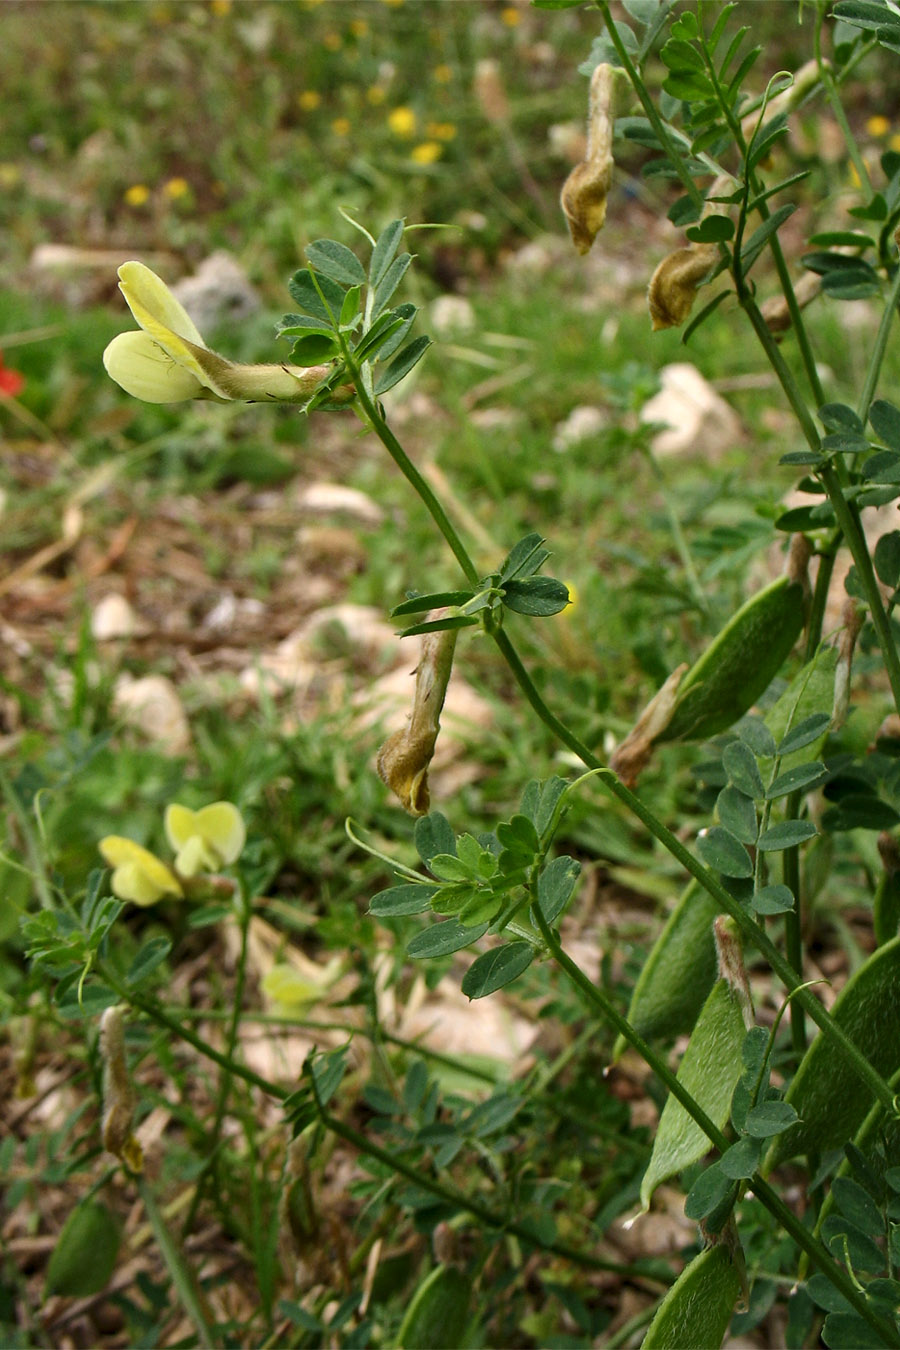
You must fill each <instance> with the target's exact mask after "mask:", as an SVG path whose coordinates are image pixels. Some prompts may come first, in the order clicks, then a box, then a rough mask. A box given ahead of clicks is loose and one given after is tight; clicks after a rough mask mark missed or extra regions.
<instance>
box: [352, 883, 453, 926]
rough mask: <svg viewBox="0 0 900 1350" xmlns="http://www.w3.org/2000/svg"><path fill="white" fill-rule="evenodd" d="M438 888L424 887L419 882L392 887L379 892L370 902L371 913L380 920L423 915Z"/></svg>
mask: <svg viewBox="0 0 900 1350" xmlns="http://www.w3.org/2000/svg"><path fill="white" fill-rule="evenodd" d="M437 889H438V888H437V886H423V885H421V884H420V883H419V882H410V883H409V885H406V886H390V887H389V888H388V889H387V890H386V891H379V892H378V894H377V895H373V896H372V899H371V901H370V902H369V913H370V914H374V915H376V916H377V917H378V918H386V917H389V916H391V915H402V914H423V913H424V912H425V910H426V909H428V908H429V907H430V905H431V899H432V896H433V895H434V894H435V892H436V891H437Z"/></svg>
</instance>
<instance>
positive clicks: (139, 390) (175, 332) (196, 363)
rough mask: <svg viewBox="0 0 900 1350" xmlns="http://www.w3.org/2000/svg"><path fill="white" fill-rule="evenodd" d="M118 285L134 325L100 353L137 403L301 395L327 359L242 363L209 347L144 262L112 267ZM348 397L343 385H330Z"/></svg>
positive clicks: (280, 399) (298, 398) (287, 399)
mask: <svg viewBox="0 0 900 1350" xmlns="http://www.w3.org/2000/svg"><path fill="white" fill-rule="evenodd" d="M119 289H120V290H121V292H122V294H123V295H124V297H125V299H126V301H127V303H128V308H129V309H130V310H131V312H132V314H133V315H134V317H135V319H137V321H138V323H139V324H140V327H141V330H142V331H141V332H137V333H135V332H130V333H120V334H119V335H118V337H114V338H113V340H112V342H110V344H109V346H108V347H107V348H106V351H105V352H104V353H103V364H104V366H105V367H106V372H107V374H108V375H109V376H110V378H111V379H113V380H115V382H116V384H118V385H120V386H121V387H122V388H123V389H124V390H125V392H126V394H131V395H132V397H133V398H139V399H141V400H143V402H144V403H182V402H184V401H185V400H186V399H192V398H213V399H219V400H220V401H222V402H230V401H234V400H242V401H244V402H248V403H304V402H306V400H307V399H308V398H310V397H311V395H312V394H313V393H314V392H315V389H316V387H317V386H318V385H319V384H320V383H321V381H322V380H323V379H324V378H325V377H326V376H327V375H328V373H329V370H330V369H331V367H330V366H325V365H323V366H288V365H259V366H245V365H238V364H237V363H236V362H234V361H229V360H227V359H226V357H224V356H219V355H218V354H217V353H216V352H213V351H210V349H209V348H208V347H207V345H206V343H205V342H204V341H203V338H202V337H201V336H200V333H199V331H198V329H197V326H196V325H195V323H194V321H193V319H192V318H191V317H190V315H189V314H188V313H187V310H186V309H185V308H184V306H183V305H182V304H181V303H180V302H179V301H178V300H176V299H175V296H174V295H173V294H172V292H171V291H170V290H169V288H168V286H167V285H166V284H165V282H164V281H162V280H161V279H160V278H159V277H158V276H157V275H156V273H155V272H151V270H150V268H149V267H145V266H144V264H143V263H140V262H127V263H123V264H122V266H121V267H120V268H119ZM335 393H336V396H337V398H338V399H343V400H347V401H349V399H351V398H352V397H353V390H352V388H350V386H343V388H342V389H341V390H339V391H335Z"/></svg>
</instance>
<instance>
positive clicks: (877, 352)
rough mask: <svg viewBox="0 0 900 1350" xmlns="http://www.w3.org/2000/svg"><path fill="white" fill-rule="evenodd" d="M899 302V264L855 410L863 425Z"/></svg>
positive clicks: (873, 395) (873, 394)
mask: <svg viewBox="0 0 900 1350" xmlns="http://www.w3.org/2000/svg"><path fill="white" fill-rule="evenodd" d="M898 303H900V266H898V267H897V270H896V272H895V273H894V280H893V282H892V283H891V289H890V292H889V294H888V298H887V301H886V303H885V306H884V313H883V314H882V316H881V323H880V324H879V325H878V332H877V334H876V335H875V345H874V347H873V348H872V355H871V356H870V357H869V368H868V370H867V371H866V378H865V380H864V382H863V388H862V393H861V394H860V396H859V403H858V405H857V409H856V410H857V412H858V413H859V419H860V421H861V422H862V424H863V426H865V422H866V418H867V417H868V415H869V406H870V404H871V402H872V399H873V398H874V397H875V389H876V386H877V384H878V377H879V375H880V374H881V366H882V363H883V361H884V354H885V352H886V351H887V342H888V337H889V335H890V331H891V324H892V323H893V322H894V314H895V313H896V311H897V305H898Z"/></svg>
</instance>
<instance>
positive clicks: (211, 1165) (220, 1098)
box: [181, 887, 253, 1235]
mask: <svg viewBox="0 0 900 1350" xmlns="http://www.w3.org/2000/svg"><path fill="white" fill-rule="evenodd" d="M238 903H239V904H240V933H241V947H240V952H239V954H238V963H237V971H236V973H235V987H234V994H233V996H232V1008H231V1013H230V1020H229V1024H228V1034H227V1038H226V1041H225V1058H226V1059H227V1061H228V1067H227V1068H226V1067H225V1066H224V1065H223V1066H222V1069H221V1073H220V1074H219V1091H218V1095H217V1097H216V1114H215V1116H214V1118H213V1124H212V1129H211V1131H210V1134H209V1141H208V1144H207V1151H206V1162H205V1163H204V1165H203V1169H202V1171H201V1172H200V1175H199V1176H198V1177H197V1185H196V1188H195V1190H194V1197H193V1199H192V1201H191V1204H190V1208H189V1210H188V1212H187V1216H186V1217H185V1220H184V1224H183V1225H182V1230H181V1231H182V1235H184V1234H186V1233H189V1232H190V1231H191V1228H192V1227H193V1223H194V1218H195V1216H196V1213H197V1210H198V1209H199V1207H200V1204H201V1202H202V1200H203V1194H204V1192H205V1190H206V1187H207V1183H208V1182H209V1179H210V1177H211V1176H212V1175H213V1173H214V1172H215V1171H216V1170H217V1168H218V1155H219V1140H220V1138H221V1135H222V1126H223V1124H224V1123H225V1112H226V1110H227V1107H228V1098H229V1096H230V1094H231V1084H232V1081H233V1079H234V1068H233V1065H234V1063H235V1052H236V1050H237V1042H238V1032H239V1031H240V1026H241V1013H242V1012H243V1008H244V986H245V985H246V982H247V954H248V938H249V935H250V919H251V918H252V915H253V911H252V909H251V907H250V905H249V903H248V901H247V896H246V895H245V893H244V890H243V887H241V888H240V890H239V892H238Z"/></svg>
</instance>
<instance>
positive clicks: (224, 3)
mask: <svg viewBox="0 0 900 1350" xmlns="http://www.w3.org/2000/svg"><path fill="white" fill-rule="evenodd" d="M209 8H210V12H211V13H212V14H215V15H216V16H217V17H218V18H221V17H222V15H223V14H228V13H229V11H230V10H231V0H209Z"/></svg>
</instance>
